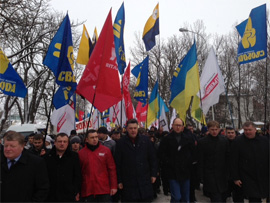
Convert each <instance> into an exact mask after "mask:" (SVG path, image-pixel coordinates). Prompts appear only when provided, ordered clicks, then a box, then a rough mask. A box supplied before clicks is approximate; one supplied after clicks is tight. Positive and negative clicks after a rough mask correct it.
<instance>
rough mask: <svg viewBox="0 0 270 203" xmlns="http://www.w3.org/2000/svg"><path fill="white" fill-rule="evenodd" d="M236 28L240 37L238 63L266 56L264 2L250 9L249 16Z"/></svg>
mask: <svg viewBox="0 0 270 203" xmlns="http://www.w3.org/2000/svg"><path fill="white" fill-rule="evenodd" d="M236 28H237V31H238V32H239V34H240V36H241V38H242V39H241V42H240V43H239V45H238V53H237V58H238V63H239V64H245V63H250V62H253V61H257V60H260V59H264V58H266V57H267V23H266V4H263V5H261V6H258V7H256V8H254V9H252V10H251V12H250V15H249V18H248V19H247V20H245V21H244V22H242V23H240V24H239V25H238V26H236Z"/></svg>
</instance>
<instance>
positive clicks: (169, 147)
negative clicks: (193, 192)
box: [158, 118, 195, 202]
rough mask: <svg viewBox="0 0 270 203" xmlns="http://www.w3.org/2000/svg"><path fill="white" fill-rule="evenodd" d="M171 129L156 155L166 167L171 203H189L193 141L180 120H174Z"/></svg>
mask: <svg viewBox="0 0 270 203" xmlns="http://www.w3.org/2000/svg"><path fill="white" fill-rule="evenodd" d="M172 127H173V131H172V132H171V133H170V134H169V135H168V136H166V137H164V138H163V139H162V141H161V142H160V146H159V151H158V154H159V158H160V159H161V162H162V163H163V164H164V165H165V167H167V173H168V174H167V175H168V179H169V183H170V191H171V202H180V200H181V201H182V202H189V194H190V171H191V166H192V162H193V160H194V159H195V157H194V155H195V140H193V138H192V134H191V132H190V131H189V130H187V129H185V128H184V122H183V121H182V120H181V119H180V118H176V119H174V121H173V125H172Z"/></svg>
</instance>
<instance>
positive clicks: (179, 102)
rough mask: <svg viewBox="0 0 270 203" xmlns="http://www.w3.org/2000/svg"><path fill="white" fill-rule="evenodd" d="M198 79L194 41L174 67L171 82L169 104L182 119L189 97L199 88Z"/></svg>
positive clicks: (188, 104)
mask: <svg viewBox="0 0 270 203" xmlns="http://www.w3.org/2000/svg"><path fill="white" fill-rule="evenodd" d="M199 81H200V80H199V68H198V62H197V49H196V43H195V41H194V44H193V45H192V47H191V48H190V50H189V51H188V53H187V55H186V56H185V57H184V59H183V60H182V61H181V62H180V64H179V66H178V67H177V68H176V69H175V71H174V73H173V78H172V83H171V99H170V105H171V107H173V108H175V109H176V111H177V112H178V113H179V115H180V118H181V119H183V121H185V120H186V111H187V110H188V108H189V106H190V100H191V97H192V96H195V95H196V94H197V93H198V91H199V89H200V82H199Z"/></svg>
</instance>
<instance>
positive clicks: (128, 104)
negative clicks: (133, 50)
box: [122, 63, 133, 120]
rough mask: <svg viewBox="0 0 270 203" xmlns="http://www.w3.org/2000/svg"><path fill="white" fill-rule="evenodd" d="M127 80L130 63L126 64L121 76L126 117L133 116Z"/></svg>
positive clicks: (128, 78) (130, 117)
mask: <svg viewBox="0 0 270 203" xmlns="http://www.w3.org/2000/svg"><path fill="white" fill-rule="evenodd" d="M129 80H130V63H129V64H128V67H127V69H126V71H125V74H124V76H123V80H122V85H123V96H124V99H125V107H126V114H127V119H128V120H129V119H132V118H133V104H132V100H131V97H130V93H129V89H128V87H129Z"/></svg>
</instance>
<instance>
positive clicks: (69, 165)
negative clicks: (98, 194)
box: [45, 133, 82, 202]
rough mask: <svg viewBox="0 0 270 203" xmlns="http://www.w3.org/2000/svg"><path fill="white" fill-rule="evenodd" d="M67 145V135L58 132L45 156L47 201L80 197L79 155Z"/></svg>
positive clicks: (70, 199) (62, 200)
mask: <svg viewBox="0 0 270 203" xmlns="http://www.w3.org/2000/svg"><path fill="white" fill-rule="evenodd" d="M68 145H69V138H68V135H67V134H65V133H59V134H58V135H57V136H56V139H55V142H54V147H53V148H52V150H51V151H50V152H49V154H47V155H46V156H45V160H46V163H47V168H48V173H49V180H50V193H49V196H48V199H47V201H49V202H74V201H79V199H80V196H79V192H80V190H81V182H82V177H81V169H80V161H79V156H78V153H76V152H73V151H71V150H70V148H69V147H68Z"/></svg>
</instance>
